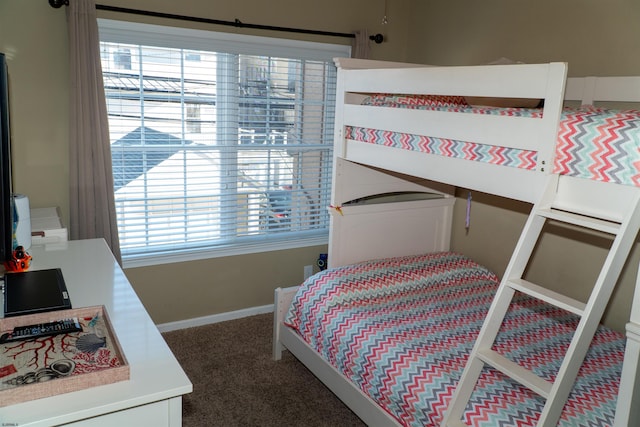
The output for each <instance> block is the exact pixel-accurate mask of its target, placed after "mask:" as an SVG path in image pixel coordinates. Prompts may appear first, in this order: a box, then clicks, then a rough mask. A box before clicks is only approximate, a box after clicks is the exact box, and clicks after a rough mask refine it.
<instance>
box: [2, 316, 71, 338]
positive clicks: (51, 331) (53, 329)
mask: <svg viewBox="0 0 640 427" xmlns="http://www.w3.org/2000/svg"><path fill="white" fill-rule="evenodd" d="M80 331H82V326H80V322H79V321H78V318H77V317H74V318H73V319H63V320H58V321H55V322H48V323H39V324H37V325H26V326H16V327H15V328H13V332H9V333H5V334H2V336H0V343H5V342H11V341H22V340H30V339H34V338H39V337H46V336H51V335H59V334H68V333H70V332H80Z"/></svg>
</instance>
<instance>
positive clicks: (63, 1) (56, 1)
mask: <svg viewBox="0 0 640 427" xmlns="http://www.w3.org/2000/svg"><path fill="white" fill-rule="evenodd" d="M49 4H50V5H51V7H54V8H56V9H57V8H60V7H62V6H66V5H69V0H49ZM96 9H97V10H105V11H108V12H120V13H130V14H133V15H143V16H153V17H156V18H168V19H178V20H181V21H191V22H201V23H205V24H215V25H226V26H230V27H236V28H251V29H257V30H270V31H283V32H288V33H300V34H314V35H320V36H331V37H346V38H355V37H356V35H355V34H351V33H336V32H332V31H318V30H306V29H303V28H289V27H276V26H272V25H260V24H246V23H244V22H242V21H240V20H239V19H235V20H233V21H223V20H219V19H209V18H200V17H197V16H185V15H175V14H172V13H162V12H152V11H148V10H139V9H129V8H125V7H117V6H106V5H102V4H96ZM369 39H370V40H373V41H374V42H376V43H377V44H380V43H382V42H383V41H384V36H383V35H382V34H375V35H373V36H369Z"/></svg>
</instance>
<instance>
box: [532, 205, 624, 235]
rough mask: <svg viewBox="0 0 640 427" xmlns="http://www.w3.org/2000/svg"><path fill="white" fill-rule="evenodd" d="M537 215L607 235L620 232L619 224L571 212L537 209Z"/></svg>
mask: <svg viewBox="0 0 640 427" xmlns="http://www.w3.org/2000/svg"><path fill="white" fill-rule="evenodd" d="M537 213H538V215H540V216H543V217H545V218H549V219H555V220H557V221H561V222H566V223H568V224H574V225H579V226H580V227H585V228H590V229H592V230H598V231H602V232H605V233H609V234H614V235H615V234H618V230H620V224H619V223H616V222H611V221H607V220H604V219H599V218H594V217H590V216H585V215H579V214H575V213H571V212H565V211H560V210H556V209H538V212H537Z"/></svg>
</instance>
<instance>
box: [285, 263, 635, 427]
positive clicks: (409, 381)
mask: <svg viewBox="0 0 640 427" xmlns="http://www.w3.org/2000/svg"><path fill="white" fill-rule="evenodd" d="M497 286H498V278H497V277H496V276H495V275H494V274H493V273H492V272H491V271H489V270H487V269H486V268H485V267H482V266H480V265H478V264H477V263H475V262H474V261H472V260H470V259H468V258H466V257H464V256H462V255H459V254H456V253H450V252H439V253H430V254H426V255H417V256H408V257H401V258H388V259H381V260H374V261H367V262H363V263H358V264H352V265H348V266H344V267H338V268H334V269H329V270H325V271H322V272H320V273H318V274H316V275H314V276H311V277H310V278H309V279H307V280H306V281H305V282H304V283H303V285H302V286H301V287H300V288H299V290H298V292H297V294H296V296H295V298H294V300H293V302H292V304H291V307H290V310H289V313H288V315H287V317H286V318H285V324H286V325H288V326H289V327H291V328H293V329H294V330H295V331H296V332H297V333H298V334H299V335H300V336H301V337H302V338H303V339H304V340H305V341H306V342H307V343H308V344H309V345H310V346H311V347H313V348H314V349H315V350H316V351H317V352H318V353H319V354H320V355H321V356H322V357H323V358H324V359H325V360H326V361H328V362H329V363H330V364H331V365H333V366H334V367H335V368H336V369H337V370H338V371H339V372H341V373H342V374H343V375H344V376H345V377H346V378H348V379H349V380H350V381H351V382H353V383H354V385H355V386H356V387H357V388H359V389H360V390H361V391H362V392H364V393H365V394H367V395H368V396H369V397H371V398H372V399H373V400H374V401H375V402H377V403H378V404H379V405H380V406H381V407H382V408H384V410H385V411H387V412H388V413H389V414H391V415H392V416H393V417H394V418H395V419H396V420H397V421H398V422H399V423H400V424H401V425H404V426H439V425H440V422H441V420H442V417H443V415H444V411H445V410H446V408H447V406H448V404H449V402H450V401H451V398H452V395H453V393H454V391H455V387H456V385H457V383H458V380H459V378H460V376H461V374H462V370H463V369H464V366H465V363H466V360H467V358H468V355H469V352H470V351H471V348H472V347H473V344H474V342H475V338H476V336H477V334H478V331H479V330H480V327H481V325H482V323H483V321H484V318H485V315H486V313H487V310H488V308H489V306H490V304H491V301H492V299H493V295H494V293H495V291H496V289H497ZM578 321H579V319H578V318H577V317H576V316H574V315H573V314H571V313H567V312H565V311H563V310H561V309H559V308H556V307H551V306H548V305H546V304H545V303H543V302H541V301H538V300H534V299H531V298H529V297H526V296H524V295H522V294H519V295H516V298H515V299H514V302H513V303H512V305H511V309H510V311H509V313H508V315H507V317H506V319H505V322H504V324H503V326H502V329H501V332H500V334H499V336H498V340H497V341H496V344H495V345H494V350H496V351H498V352H499V353H501V354H503V355H504V356H505V357H508V358H511V359H512V360H514V361H516V362H518V363H520V364H521V365H522V366H524V367H526V368H528V369H530V370H533V371H534V372H535V373H536V374H538V375H540V376H542V377H544V378H547V379H549V380H552V379H553V377H554V376H555V373H556V372H557V370H558V367H559V366H560V363H561V362H562V357H563V356H564V351H565V350H566V348H567V346H568V343H569V341H570V340H571V337H572V335H573V331H574V330H575V327H576V325H577V323H578ZM624 348H625V340H624V336H623V335H622V334H620V333H618V332H615V331H612V330H610V329H607V328H605V327H603V326H601V327H600V328H599V329H598V332H597V333H596V335H595V338H594V340H593V342H592V344H591V347H590V349H589V352H588V354H587V357H586V359H585V362H584V363H583V365H582V367H581V369H580V372H579V374H578V379H577V381H576V383H575V385H574V388H573V391H572V393H571V395H570V397H569V400H568V402H567V404H566V405H565V407H564V411H563V414H562V417H561V420H560V422H559V424H558V425H560V426H563V427H569V426H573V427H577V426H586V425H589V426H592V427H596V426H610V425H612V424H613V420H614V416H615V408H616V401H617V393H618V387H619V380H620V374H621V370H622V362H623V358H624ZM543 405H544V401H543V400H541V399H540V398H539V397H538V396H537V395H533V393H532V392H531V391H529V390H528V389H525V388H523V387H522V386H520V385H519V384H517V383H515V382H513V381H512V380H511V379H509V378H507V377H504V376H503V375H502V374H500V373H499V372H497V371H495V370H492V369H489V368H485V371H484V372H483V375H482V376H481V378H480V380H479V383H478V386H477V387H476V390H475V392H474V394H473V396H472V398H471V399H470V401H469V403H468V406H467V411H466V414H465V421H466V422H467V424H468V425H474V426H487V427H488V426H497V425H518V426H534V425H536V420H537V418H538V416H539V413H540V411H541V409H542V407H543Z"/></svg>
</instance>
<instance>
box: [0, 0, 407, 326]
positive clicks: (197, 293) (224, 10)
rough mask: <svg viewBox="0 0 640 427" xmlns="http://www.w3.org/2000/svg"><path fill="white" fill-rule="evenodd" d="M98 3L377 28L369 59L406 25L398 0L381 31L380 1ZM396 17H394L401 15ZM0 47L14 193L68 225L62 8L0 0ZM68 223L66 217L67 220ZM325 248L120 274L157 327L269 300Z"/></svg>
mask: <svg viewBox="0 0 640 427" xmlns="http://www.w3.org/2000/svg"><path fill="white" fill-rule="evenodd" d="M97 3H99V4H105V5H110V6H120V7H127V8H132V9H142V10H152V11H158V12H164V13H173V14H181V15H189V16H201V17H207V18H212V19H219V20H231V21H233V20H234V19H236V18H237V19H240V20H241V21H243V22H245V23H251V24H264V25H273V26H285V27H293V28H309V29H314V30H324V31H332V32H341V33H352V32H354V31H356V30H359V29H361V28H366V29H368V30H369V31H370V33H372V34H374V33H377V32H384V34H385V35H386V37H387V42H386V43H384V44H381V45H372V56H373V57H374V58H376V59H388V60H396V61H400V60H404V57H405V55H406V48H407V43H406V34H407V31H408V29H407V27H406V25H404V22H405V21H406V13H407V12H406V11H403V8H405V3H404V0H392V1H390V2H389V9H388V10H389V15H392V16H394V19H392V20H391V21H390V23H389V24H388V25H386V26H383V25H382V16H383V14H384V2H383V0H375V1H373V2H372V1H370V0H349V1H343V0H326V1H321V2H320V1H310V0H304V1H300V0H274V1H263V0H242V1H239V0H218V1H207V0H183V1H179V2H178V1H173V0H172V1H168V0H162V1H159V0H154V1H151V0H127V1H113V0H102V1H97ZM403 14H404V16H403ZM99 17H103V18H113V19H127V20H138V21H144V22H150V23H164V24H167V25H184V26H192V27H196V28H202V29H213V30H219V31H228V32H229V31H230V32H238V33H248V34H256V35H273V36H279V37H291V38H298V39H304V40H310V41H318V42H327V43H341V44H349V43H351V39H347V38H336V37H320V36H307V35H296V34H290V33H280V32H270V33H269V32H259V31H244V30H239V29H236V28H234V27H221V26H218V27H215V26H211V25H207V24H189V23H185V22H180V21H169V20H162V19H152V18H143V17H139V16H134V15H123V14H116V13H107V12H99ZM0 51H2V52H5V53H6V54H7V55H8V63H9V67H10V74H11V84H10V90H11V108H12V110H11V113H12V133H13V157H14V180H15V190H16V191H17V192H21V193H25V194H27V195H28V196H29V198H30V202H31V205H32V207H48V206H59V207H60V208H61V210H62V214H63V217H64V219H65V221H66V220H67V219H68V212H69V206H68V204H69V195H68V173H69V165H68V160H67V158H68V153H67V150H68V143H67V141H68V135H69V131H68V128H69V127H68V123H69V115H68V99H67V96H68V95H67V94H68V89H69V79H68V74H69V72H68V65H67V60H68V51H67V26H66V17H65V9H64V8H62V9H53V8H52V7H50V6H49V4H48V2H47V1H46V0H0ZM67 222H68V221H67ZM320 252H326V246H320V247H311V248H301V249H297V250H288V251H274V252H267V253H262V254H253V255H247V256H234V257H226V258H214V259H210V260H206V261H193V262H185V263H179V264H167V265H163V266H153V267H144V268H135V269H127V270H126V271H125V273H126V274H127V276H128V278H129V280H130V281H131V283H132V284H133V286H134V288H135V290H136V292H137V293H138V295H139V296H140V298H141V299H142V301H143V303H144V304H145V306H146V307H147V309H148V310H149V313H150V314H151V317H152V318H153V320H154V321H155V322H156V323H166V322H171V321H177V320H184V319H190V318H195V317H200V316H207V315H212V314H216V313H223V312H228V311H232V310H239V309H244V308H249V307H255V306H261V305H266V304H271V303H272V302H273V290H274V288H275V287H277V286H292V285H295V284H298V283H299V282H300V281H301V280H302V278H303V266H305V265H309V264H311V265H315V260H316V258H317V256H318V253H320Z"/></svg>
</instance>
